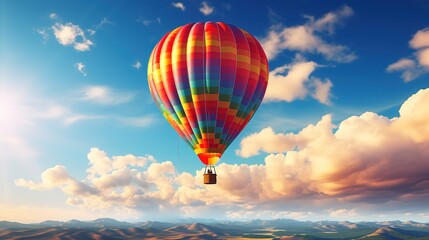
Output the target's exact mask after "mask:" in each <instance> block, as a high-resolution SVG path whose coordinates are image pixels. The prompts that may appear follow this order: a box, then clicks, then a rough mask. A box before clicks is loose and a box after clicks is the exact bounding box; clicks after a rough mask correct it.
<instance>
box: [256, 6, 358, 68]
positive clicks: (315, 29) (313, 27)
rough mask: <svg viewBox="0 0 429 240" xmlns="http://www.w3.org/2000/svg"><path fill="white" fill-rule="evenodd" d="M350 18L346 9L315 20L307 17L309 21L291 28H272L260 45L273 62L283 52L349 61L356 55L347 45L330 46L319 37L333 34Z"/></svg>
mask: <svg viewBox="0 0 429 240" xmlns="http://www.w3.org/2000/svg"><path fill="white" fill-rule="evenodd" d="M351 15H353V10H352V8H350V7H349V6H343V7H342V8H340V9H338V10H337V11H334V12H329V13H327V14H326V15H325V16H323V17H321V18H319V19H315V18H314V17H312V16H306V17H307V19H308V22H307V23H305V24H303V25H298V26H293V27H283V26H273V27H271V29H270V31H269V32H268V34H267V36H265V37H264V38H262V39H261V44H262V46H263V48H264V50H265V53H266V54H267V57H268V59H269V60H271V59H274V58H275V57H276V56H277V55H278V54H280V53H281V52H282V51H284V50H291V51H298V52H303V53H318V54H321V55H323V56H324V57H325V58H326V59H328V60H332V61H336V62H351V61H353V60H355V59H356V55H355V54H354V53H353V52H351V51H350V50H349V49H348V48H347V47H346V46H343V45H337V44H331V43H328V42H326V41H325V40H323V39H322V34H324V33H328V34H333V33H334V32H335V28H336V26H338V25H339V24H342V23H343V21H344V19H346V18H348V17H350V16H351Z"/></svg>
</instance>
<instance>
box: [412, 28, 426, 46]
mask: <svg viewBox="0 0 429 240" xmlns="http://www.w3.org/2000/svg"><path fill="white" fill-rule="evenodd" d="M409 44H410V47H411V48H414V49H419V48H424V47H429V28H425V29H423V30H420V31H417V32H416V34H414V36H413V38H412V39H411V40H410V43H409Z"/></svg>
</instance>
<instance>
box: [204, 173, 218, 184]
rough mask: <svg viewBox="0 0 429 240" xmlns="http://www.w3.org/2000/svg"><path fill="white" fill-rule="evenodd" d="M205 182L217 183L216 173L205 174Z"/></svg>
mask: <svg viewBox="0 0 429 240" xmlns="http://www.w3.org/2000/svg"><path fill="white" fill-rule="evenodd" d="M204 184H216V174H214V173H206V174H204Z"/></svg>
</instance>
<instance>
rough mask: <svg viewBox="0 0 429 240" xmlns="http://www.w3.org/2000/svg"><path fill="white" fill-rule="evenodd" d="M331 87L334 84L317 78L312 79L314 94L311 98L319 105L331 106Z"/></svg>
mask: <svg viewBox="0 0 429 240" xmlns="http://www.w3.org/2000/svg"><path fill="white" fill-rule="evenodd" d="M333 86H334V84H333V83H332V82H331V80H329V79H326V80H325V81H322V80H320V79H318V78H314V79H313V82H312V87H314V92H313V93H312V94H311V96H312V97H313V98H314V99H316V100H317V101H319V102H320V103H323V104H326V105H331V88H332V87H333Z"/></svg>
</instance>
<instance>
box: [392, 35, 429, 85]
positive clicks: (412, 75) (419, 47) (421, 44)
mask: <svg viewBox="0 0 429 240" xmlns="http://www.w3.org/2000/svg"><path fill="white" fill-rule="evenodd" d="M409 45H410V47H411V48H413V49H415V50H416V52H414V54H413V56H412V57H407V58H401V59H399V60H398V61H396V62H394V63H392V64H390V65H389V66H387V68H386V71H388V72H396V71H402V75H401V77H402V79H404V81H405V82H409V81H411V80H413V79H416V78H418V77H419V76H421V75H423V74H426V73H428V72H429V29H428V28H425V29H423V30H419V31H417V33H416V34H414V36H413V38H412V39H411V40H410V42H409Z"/></svg>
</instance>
